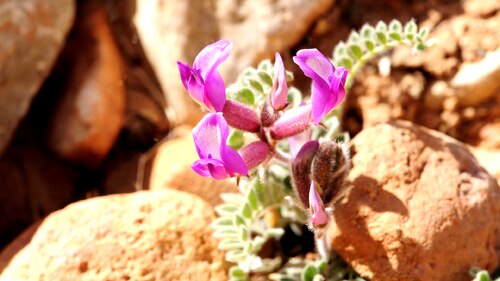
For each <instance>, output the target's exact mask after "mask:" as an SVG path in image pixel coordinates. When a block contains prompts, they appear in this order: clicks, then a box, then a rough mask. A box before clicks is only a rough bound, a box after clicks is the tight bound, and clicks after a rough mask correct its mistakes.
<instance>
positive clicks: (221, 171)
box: [191, 159, 231, 180]
mask: <svg viewBox="0 0 500 281" xmlns="http://www.w3.org/2000/svg"><path fill="white" fill-rule="evenodd" d="M191 168H192V169H193V171H195V172H196V173H198V174H199V175H201V176H204V177H209V178H214V179H216V180H221V179H225V178H229V177H231V175H230V174H229V173H228V171H227V169H226V168H225V166H224V163H223V162H222V161H221V160H218V159H200V160H197V161H195V162H194V163H193V165H192V166H191Z"/></svg>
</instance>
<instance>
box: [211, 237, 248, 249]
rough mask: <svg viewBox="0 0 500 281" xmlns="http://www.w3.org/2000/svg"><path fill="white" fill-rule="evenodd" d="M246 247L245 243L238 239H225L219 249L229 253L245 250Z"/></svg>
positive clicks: (220, 243)
mask: <svg viewBox="0 0 500 281" xmlns="http://www.w3.org/2000/svg"><path fill="white" fill-rule="evenodd" d="M244 247H245V243H243V242H241V241H239V240H237V239H233V240H230V239H223V240H222V241H220V242H219V246H218V249H220V250H224V251H229V250H237V249H243V248H244Z"/></svg>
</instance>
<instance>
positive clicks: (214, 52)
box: [193, 40, 233, 80]
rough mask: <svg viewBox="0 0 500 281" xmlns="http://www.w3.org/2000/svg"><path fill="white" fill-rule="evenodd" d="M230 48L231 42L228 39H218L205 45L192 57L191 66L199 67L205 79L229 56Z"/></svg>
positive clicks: (231, 46)
mask: <svg viewBox="0 0 500 281" xmlns="http://www.w3.org/2000/svg"><path fill="white" fill-rule="evenodd" d="M232 48H233V44H232V43H231V42H230V41H228V40H220V41H217V42H215V43H212V44H210V45H208V46H206V47H205V48H203V50H201V51H200V53H199V54H198V55H197V56H196V58H195V59H194V63H193V68H195V69H199V70H200V72H201V76H202V77H203V78H205V80H206V78H207V75H208V74H209V73H210V72H212V70H214V69H215V68H217V66H219V64H221V63H222V62H223V61H225V60H226V59H227V58H228V57H229V54H230V53H231V50H232Z"/></svg>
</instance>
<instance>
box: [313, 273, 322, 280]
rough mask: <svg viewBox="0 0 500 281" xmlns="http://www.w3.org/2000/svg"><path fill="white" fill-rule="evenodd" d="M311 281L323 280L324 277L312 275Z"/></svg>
mask: <svg viewBox="0 0 500 281" xmlns="http://www.w3.org/2000/svg"><path fill="white" fill-rule="evenodd" d="M313 281H325V277H323V275H320V274H316V275H314V278H313Z"/></svg>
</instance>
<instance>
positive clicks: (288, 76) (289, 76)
mask: <svg viewBox="0 0 500 281" xmlns="http://www.w3.org/2000/svg"><path fill="white" fill-rule="evenodd" d="M286 81H287V82H292V81H293V72H291V71H286Z"/></svg>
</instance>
